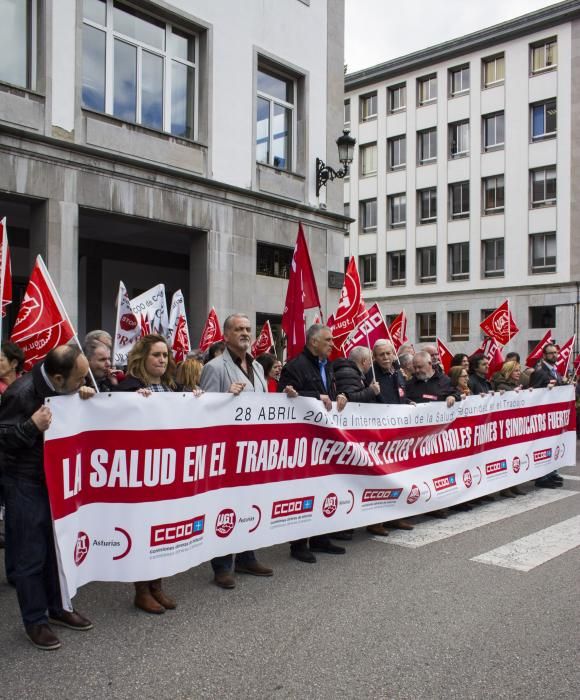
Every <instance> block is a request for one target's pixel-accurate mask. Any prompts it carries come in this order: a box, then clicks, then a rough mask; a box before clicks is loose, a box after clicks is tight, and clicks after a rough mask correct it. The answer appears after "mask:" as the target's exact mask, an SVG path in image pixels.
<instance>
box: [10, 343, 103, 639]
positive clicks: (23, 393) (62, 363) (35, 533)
mask: <svg viewBox="0 0 580 700" xmlns="http://www.w3.org/2000/svg"><path fill="white" fill-rule="evenodd" d="M88 371H89V363H88V361H87V359H86V357H85V356H84V355H83V354H82V353H81V351H80V349H79V348H78V347H76V346H75V345H61V346H58V347H56V348H53V349H52V350H50V351H49V352H48V354H47V355H46V357H45V358H44V360H43V361H42V362H39V363H38V364H36V365H35V366H34V367H33V369H32V371H31V372H29V373H28V374H25V375H24V376H22V377H20V378H19V379H17V380H16V381H15V382H14V383H13V384H12V385H11V386H10V388H9V389H8V391H7V392H6V393H5V394H4V396H3V397H2V405H1V406H0V447H1V448H2V453H3V462H4V468H5V474H4V489H5V496H6V512H7V516H8V518H9V521H10V522H9V529H8V532H9V539H10V541H9V542H8V547H9V548H11V549H12V551H13V553H14V557H13V564H14V570H13V572H12V579H13V581H14V583H15V585H16V592H17V595H18V604H19V606H20V613H21V615H22V622H23V623H24V628H25V630H26V635H27V636H28V639H29V640H30V642H31V643H32V644H33V645H34V646H35V647H37V648H38V649H43V650H53V649H58V648H59V647H60V641H59V640H58V638H57V637H56V635H55V634H54V632H53V631H52V628H51V627H50V624H49V623H52V624H55V625H62V626H64V627H68V628H69V629H73V630H77V631H86V630H90V629H91V628H92V626H93V625H92V623H91V622H90V621H89V620H87V619H86V618H85V617H83V615H81V614H80V613H78V612H76V611H75V610H72V611H67V610H64V609H63V606H62V598H61V592H60V586H59V578H58V566H57V559H56V551H55V545H54V537H53V530H52V518H51V511H50V504H49V500H48V493H47V490H46V482H45V476H44V453H43V446H44V445H43V443H44V438H43V434H44V432H45V431H46V430H48V428H49V426H50V422H51V412H50V409H49V408H48V406H46V405H44V403H45V400H46V399H47V398H49V397H51V396H59V395H64V394H74V393H77V392H78V394H79V396H80V397H81V399H88V398H90V397H91V396H93V395H94V393H95V391H94V389H92V388H90V387H87V386H84V383H85V377H86V375H87V373H88ZM16 538H17V542H12V539H16Z"/></svg>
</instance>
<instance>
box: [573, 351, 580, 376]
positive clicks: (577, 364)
mask: <svg viewBox="0 0 580 700" xmlns="http://www.w3.org/2000/svg"><path fill="white" fill-rule="evenodd" d="M579 367H580V355H576V358H575V359H574V369H575V370H576V373H578V368H579Z"/></svg>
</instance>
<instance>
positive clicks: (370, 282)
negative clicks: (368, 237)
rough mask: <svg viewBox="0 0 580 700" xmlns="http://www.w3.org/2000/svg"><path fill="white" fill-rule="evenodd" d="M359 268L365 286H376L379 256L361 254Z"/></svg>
mask: <svg viewBox="0 0 580 700" xmlns="http://www.w3.org/2000/svg"><path fill="white" fill-rule="evenodd" d="M358 270H359V274H360V281H361V284H362V286H363V287H376V285H377V256H376V255H375V254H374V253H373V254H372V255H359V256H358Z"/></svg>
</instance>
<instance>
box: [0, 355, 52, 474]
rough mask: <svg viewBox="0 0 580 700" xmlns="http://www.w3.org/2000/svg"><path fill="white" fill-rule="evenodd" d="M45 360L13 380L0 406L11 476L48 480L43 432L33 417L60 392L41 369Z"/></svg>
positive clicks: (2, 445)
mask: <svg viewBox="0 0 580 700" xmlns="http://www.w3.org/2000/svg"><path fill="white" fill-rule="evenodd" d="M40 367H41V364H37V365H35V366H34V367H33V369H32V371H31V372H29V373H28V374H25V375H23V376H22V377H20V378H19V379H17V380H16V381H15V382H13V383H12V384H11V385H10V386H9V388H8V389H7V390H6V392H5V393H4V394H3V396H2V405H1V406H0V450H1V451H2V466H3V468H4V472H5V474H6V475H7V476H12V477H15V478H18V479H27V480H28V481H35V482H38V483H42V482H44V454H43V450H44V440H43V433H42V432H41V431H40V430H38V428H37V427H36V426H35V425H34V423H33V422H32V420H31V416H32V414H33V413H36V411H38V409H39V408H40V407H41V406H42V405H43V404H44V400H45V399H46V398H48V397H49V396H57V393H56V392H54V391H52V389H51V388H50V387H49V386H48V384H47V383H46V381H45V380H44V377H43V376H42V374H41V372H40Z"/></svg>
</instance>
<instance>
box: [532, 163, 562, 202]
mask: <svg viewBox="0 0 580 700" xmlns="http://www.w3.org/2000/svg"><path fill="white" fill-rule="evenodd" d="M530 192H531V201H532V207H545V206H547V205H550V204H556V166H555V165H554V166H552V167H551V168H539V169H538V170H531V171H530Z"/></svg>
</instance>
